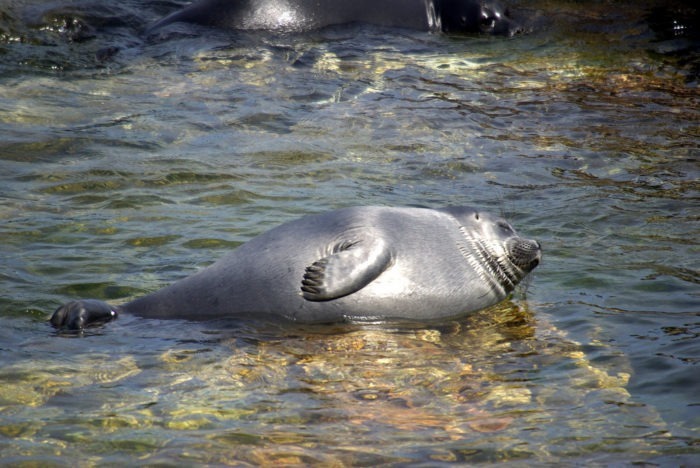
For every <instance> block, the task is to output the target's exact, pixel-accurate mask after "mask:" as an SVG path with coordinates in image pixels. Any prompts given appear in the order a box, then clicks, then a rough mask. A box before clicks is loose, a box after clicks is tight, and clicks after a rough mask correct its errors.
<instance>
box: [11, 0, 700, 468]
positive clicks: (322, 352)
mask: <svg viewBox="0 0 700 468" xmlns="http://www.w3.org/2000/svg"><path fill="white" fill-rule="evenodd" d="M112 3H113V2H103V1H100V0H95V1H92V2H87V3H86V5H87V6H89V13H84V12H85V8H87V7H85V6H83V7H82V8H81V7H80V4H67V3H66V4H63V5H62V4H61V2H42V1H40V0H35V1H13V2H9V3H7V4H5V6H2V7H0V135H2V138H0V197H2V204H1V205H0V219H1V220H2V223H0V239H2V247H0V252H2V258H3V262H1V263H0V281H2V294H0V317H1V318H0V320H1V321H2V324H3V326H2V327H1V329H0V383H1V384H0V458H1V459H2V461H3V463H17V464H21V463H26V464H32V463H35V464H51V463H54V464H78V465H104V464H113V465H116V464H122V465H123V464H129V465H133V464H155V463H163V464H191V463H194V462H200V463H205V462H206V463H212V464H246V463H247V464H254V465H259V464H273V463H277V464H279V463H285V464H308V463H326V464H336V465H344V464H352V465H372V464H378V463H396V464H401V463H411V462H415V463H428V464H431V465H434V464H438V463H440V462H452V461H457V462H465V463H478V462H493V461H500V462H509V463H510V464H513V465H521V464H522V465H525V464H528V465H530V464H533V463H561V462H567V463H586V462H589V463H590V462H593V463H614V462H642V461H644V462H650V463H659V464H663V465H673V464H677V463H682V462H685V463H687V464H691V463H692V461H693V460H695V459H696V457H697V456H698V454H699V453H700V450H699V449H698V445H699V444H700V398H699V397H698V388H699V386H700V373H699V372H698V365H700V364H699V363H700V338H699V334H700V318H699V316H700V297H699V296H700V294H699V292H700V288H699V286H698V283H700V278H699V275H698V269H697V264H698V250H699V247H698V244H699V241H698V239H699V237H700V236H698V234H699V233H700V229H699V227H700V223H699V218H700V202H699V198H698V190H699V188H700V186H699V184H698V175H699V169H700V165H699V164H698V162H699V160H700V149H699V145H698V141H700V140H699V137H700V126H699V121H700V111H699V110H698V109H700V107H699V104H700V102H699V101H700V100H699V93H698V88H697V48H695V49H690V50H688V49H687V47H689V46H692V45H693V44H694V43H693V42H692V37H691V38H690V39H689V38H687V37H671V38H669V37H666V36H664V35H662V34H661V33H659V32H658V31H654V30H652V29H651V27H650V25H652V26H653V25H654V24H653V22H651V21H650V20H649V18H647V17H646V16H645V15H646V13H647V12H648V11H651V10H650V9H651V7H652V6H653V3H651V2H650V3H649V4H648V5H645V6H643V7H642V6H640V5H639V3H638V2H637V3H631V4H629V5H626V4H625V5H624V6H621V7H619V8H618V4H617V3H616V4H615V5H609V4H607V3H600V4H599V3H597V2H596V3H589V2H575V3H569V2H544V1H543V2H538V3H528V4H527V5H518V4H517V3H516V4H514V6H515V8H514V9H515V11H516V12H518V11H519V12H520V13H521V14H523V15H526V16H529V17H532V18H534V19H533V21H532V27H533V32H531V33H529V34H527V35H523V36H519V37H515V38H513V39H503V38H490V37H466V38H449V37H445V36H439V35H429V34H424V33H419V32H411V31H402V30H386V29H380V28H372V27H363V26H358V27H351V28H336V29H330V30H326V31H322V32H317V33H313V34H306V35H300V36H291V37H290V36H276V35H271V34H255V33H253V34H229V33H225V32H221V31H212V30H206V29H196V28H191V27H184V26H174V27H173V28H170V29H168V30H167V31H164V32H162V33H161V34H158V35H157V36H155V37H151V38H143V37H142V36H140V35H139V31H140V30H141V29H142V28H143V27H145V26H146V25H147V24H148V23H149V22H151V21H153V20H155V19H156V18H158V17H159V16H160V15H161V14H164V13H166V12H167V11H170V10H172V9H173V8H174V7H175V5H174V4H170V5H165V4H162V3H158V2H140V1H139V2H136V1H128V2H120V4H119V5H117V6H114V5H112ZM65 5H68V6H65ZM71 5H72V6H71ZM76 5H77V6H76ZM681 6H682V5H681ZM674 11H675V10H674ZM681 18H682V16H681ZM110 47H119V48H120V50H119V52H118V53H116V55H113V56H111V57H108V55H110V54H108V53H105V51H109V48H110ZM96 54H97V55H98V56H99V58H98V57H96ZM364 204H381V205H421V206H442V205H447V204H466V205H473V206H478V207H481V208H483V209H485V210H487V211H492V212H496V213H503V214H504V215H505V216H507V217H508V219H509V220H510V221H512V223H513V224H514V225H515V227H516V228H517V229H518V230H519V231H520V232H521V233H522V234H524V235H526V236H528V237H533V238H536V239H538V240H539V241H540V242H541V243H542V245H543V248H544V255H545V257H544V262H543V264H542V265H540V266H539V267H538V269H537V270H535V272H534V274H533V275H532V279H531V280H530V281H528V282H527V284H525V285H524V286H523V287H522V288H520V289H519V290H518V292H517V293H516V294H515V295H514V297H513V298H512V300H508V301H506V302H504V303H502V304H499V305H498V306H495V307H493V308H491V309H489V310H487V311H483V312H481V313H478V314H475V315H474V316H471V317H465V318H463V319H461V320H458V321H454V322H449V323H441V324H423V325H420V324H419V325H416V326H410V327H409V326H404V327H400V328H396V327H393V326H371V327H350V326H346V327H291V328H289V327H283V326H279V325H274V324H265V323H210V324H203V323H186V322H181V321H164V322H158V321H150V320H144V319H138V318H133V317H122V318H120V319H119V320H118V321H116V322H114V323H111V324H109V325H108V326H105V327H102V328H97V329H94V330H90V331H89V332H88V333H86V334H85V336H82V337H70V336H62V335H57V334H56V333H55V332H54V331H53V330H52V329H51V328H50V326H49V325H48V324H47V323H46V319H47V317H48V316H49V314H50V312H51V311H52V310H53V309H55V307H57V306H58V305H59V304H61V303H62V302H65V301H67V300H69V299H74V298H78V297H95V298H101V299H105V300H113V301H119V300H123V299H125V298H127V297H131V296H138V295H141V294H144V293H146V292H149V291H153V290H156V289H158V288H160V287H162V286H164V285H166V284H169V283H170V282H172V281H174V280H175V279H178V278H181V277H184V276H186V275H188V274H190V273H192V272H194V271H196V270H197V269H198V268H201V267H203V266H206V265H207V264H209V263H211V262H212V261H213V260H214V259H216V258H219V257H220V256H222V255H223V254H224V253H225V252H227V251H229V250H230V249H232V248H235V247H236V246H237V245H239V244H240V243H242V242H245V241H246V240H247V239H250V238H251V237H252V236H254V235H256V234H258V233H260V232H262V231H264V230H266V229H269V228H271V227H273V226H275V225H277V224H279V223H281V222H283V221H287V220H290V219H293V218H296V217H298V216H301V215H303V214H308V213H315V212H319V211H324V210H327V209H332V208H336V207H341V206H349V205H364Z"/></svg>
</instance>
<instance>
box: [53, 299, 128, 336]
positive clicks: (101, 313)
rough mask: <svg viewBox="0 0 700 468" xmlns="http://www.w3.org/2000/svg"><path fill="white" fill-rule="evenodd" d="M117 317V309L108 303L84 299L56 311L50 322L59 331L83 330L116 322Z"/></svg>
mask: <svg viewBox="0 0 700 468" xmlns="http://www.w3.org/2000/svg"><path fill="white" fill-rule="evenodd" d="M117 315H119V314H118V312H117V309H116V308H115V307H112V306H111V305H109V304H107V303H106V302H102V301H98V300H95V299H83V300H81V301H72V302H69V303H67V304H64V305H62V306H61V307H59V308H58V309H56V312H54V313H53V315H52V316H51V319H50V322H51V325H53V326H54V327H56V328H59V329H61V328H65V329H68V330H82V329H83V328H86V327H90V326H94V325H101V324H103V323H106V322H109V321H111V320H114V319H115V318H117Z"/></svg>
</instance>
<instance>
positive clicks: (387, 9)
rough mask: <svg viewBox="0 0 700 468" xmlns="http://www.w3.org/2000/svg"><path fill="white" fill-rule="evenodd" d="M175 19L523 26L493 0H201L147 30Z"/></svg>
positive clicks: (270, 26)
mask: <svg viewBox="0 0 700 468" xmlns="http://www.w3.org/2000/svg"><path fill="white" fill-rule="evenodd" d="M175 22H186V23H196V24H202V25H206V26H215V27H220V28H228V29H240V30H272V31H284V32H301V31H310V30H313V29H319V28H323V27H326V26H332V25H341V24H350V23H367V24H376V25H379V26H391V27H402V28H411V29H419V30H425V31H443V32H447V33H458V34H459V33H489V34H502V35H512V34H514V33H516V32H518V31H519V30H520V27H519V26H518V25H517V24H516V23H515V22H514V21H513V20H512V19H511V18H510V16H509V14H508V11H507V9H505V8H503V7H502V6H501V5H500V4H499V3H498V2H496V1H495V0H483V1H480V0H353V1H337V0H197V1H195V2H193V3H192V4H190V5H188V6H186V7H185V8H183V9H182V10H178V11H176V12H175V13H172V14H171V15H169V16H166V17H165V18H163V19H162V20H160V21H158V22H157V23H156V24H154V25H153V26H151V27H150V28H149V30H148V31H149V32H152V31H155V30H156V29H158V28H161V27H163V26H166V25H168V24H171V23H175Z"/></svg>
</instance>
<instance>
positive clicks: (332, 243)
mask: <svg viewBox="0 0 700 468" xmlns="http://www.w3.org/2000/svg"><path fill="white" fill-rule="evenodd" d="M540 259H541V249H540V245H539V243H538V242H537V241H534V240H529V239H524V238H522V237H520V236H519V235H518V234H517V233H516V232H515V230H514V229H513V228H512V227H511V226H510V224H508V223H507V222H506V221H505V220H503V219H500V218H496V217H493V216H491V215H488V214H486V213H481V212H478V211H476V210H474V209H472V208H466V207H450V208H444V209H435V210H433V209H426V208H389V207H355V208H345V209H340V210H336V211H331V212H327V213H324V214H319V215H312V216H307V217H304V218H301V219H298V220H296V221H291V222H289V223H286V224H283V225H281V226H279V227H277V228H274V229H272V230H270V231H268V232H266V233H264V234H261V235H260V236H258V237H256V238H254V239H252V240H251V241H249V242H247V243H246V244H244V245H242V246H241V247H239V248H237V249H236V250H234V251H233V252H231V253H230V254H228V255H227V256H225V257H224V258H222V259H221V260H219V261H218V262H216V263H214V264H212V265H211V266H209V267H208V268H205V269H204V270H202V271H200V272H199V273H196V274H194V275H192V276H190V277H188V278H185V279H183V280H180V281H178V282H176V283H174V284H172V285H170V286H168V287H166V288H163V289H161V290H160V291H156V292H154V293H152V294H149V295H147V296H144V297H142V298H139V299H136V300H134V301H132V302H129V303H127V304H125V305H122V306H119V307H114V306H111V305H109V304H106V303H104V302H101V301H97V300H92V299H91V300H79V301H74V302H70V303H68V304H66V305H64V306H62V307H59V308H58V310H56V312H55V313H54V315H53V317H52V318H51V323H52V324H53V325H54V326H56V327H61V328H63V327H65V328H69V329H80V328H83V327H85V326H88V325H91V324H95V323H104V322H107V321H110V320H112V319H114V318H116V317H117V315H118V314H119V313H122V312H128V313H132V314H136V315H139V316H143V317H156V318H183V319H215V318H226V317H260V316H276V317H281V318H285V319H289V320H293V321H298V322H302V323H319V322H339V321H368V320H371V321H376V320H393V319H405V320H416V321H426V320H439V319H444V318H449V317H455V316H459V315H462V314H466V313H469V312H472V311H476V310H479V309H483V308H485V307H488V306H490V305H493V304H496V303H497V302H499V301H501V300H503V299H505V298H506V296H507V295H508V294H509V293H510V292H511V291H512V290H513V288H515V286H516V285H517V284H518V283H519V282H520V281H521V280H522V279H523V278H524V277H525V276H526V275H527V274H528V273H529V272H530V271H531V270H532V269H533V268H535V267H536V266H537V265H538V264H539V262H540Z"/></svg>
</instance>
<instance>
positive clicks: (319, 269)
mask: <svg viewBox="0 0 700 468" xmlns="http://www.w3.org/2000/svg"><path fill="white" fill-rule="evenodd" d="M391 258H392V253H391V249H389V246H388V245H387V244H386V242H385V241H384V240H382V239H381V238H375V239H371V240H353V241H349V240H348V241H343V242H340V243H338V244H336V245H335V246H334V247H333V250H332V253H331V254H330V255H328V256H327V257H324V258H322V259H320V260H317V261H315V262H314V263H313V264H311V265H310V266H308V267H307V268H306V272H305V273H304V279H302V281H301V291H302V294H303V296H304V299H306V300H309V301H329V300H331V299H337V298H339V297H343V296H347V295H348V294H352V293H354V292H356V291H359V290H360V289H362V288H364V287H365V286H367V285H368V284H369V283H370V282H371V281H373V280H374V279H375V278H376V277H377V276H379V275H380V274H381V273H382V272H383V271H384V270H386V268H387V267H388V266H389V264H390V263H391Z"/></svg>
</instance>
